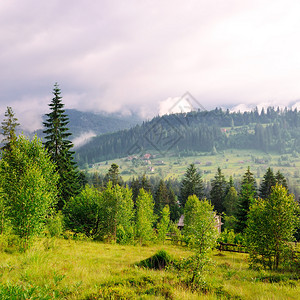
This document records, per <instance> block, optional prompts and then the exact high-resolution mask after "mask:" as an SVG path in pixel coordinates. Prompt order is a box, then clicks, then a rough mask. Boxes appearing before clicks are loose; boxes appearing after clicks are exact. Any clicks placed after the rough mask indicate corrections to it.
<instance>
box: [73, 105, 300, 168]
mask: <svg viewBox="0 0 300 300" xmlns="http://www.w3.org/2000/svg"><path fill="white" fill-rule="evenodd" d="M299 127H300V112H298V111H297V110H290V109H287V108H286V109H285V110H279V109H274V108H271V107H270V108H268V109H267V110H266V111H265V110H264V109H263V110H262V111H261V112H260V113H259V112H258V110H257V109H255V110H254V111H251V112H244V113H240V112H234V113H230V112H229V110H227V111H223V110H222V109H219V108H216V109H215V110H212V111H198V112H190V113H184V114H176V115H164V116H162V117H155V118H153V119H152V120H151V121H149V122H143V124H141V125H136V126H135V127H133V128H131V129H129V130H122V131H118V132H115V133H112V134H104V135H101V136H97V137H95V138H93V139H92V140H91V141H90V142H89V143H87V144H85V145H84V146H82V147H81V148H79V149H78V150H77V154H76V159H77V161H78V162H79V164H83V163H95V162H98V161H103V160H107V159H114V158H118V157H124V156H127V155H131V154H133V153H134V151H135V150H136V151H141V150H158V151H160V152H165V151H168V150H172V151H173V152H175V153H177V154H180V155H190V154H193V153H195V152H202V151H204V152H207V151H215V150H217V151H219V150H224V149H230V148H237V149H258V150H262V151H265V152H268V151H275V152H278V153H287V152H292V151H298V149H300V131H299Z"/></svg>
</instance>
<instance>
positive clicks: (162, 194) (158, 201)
mask: <svg viewBox="0 0 300 300" xmlns="http://www.w3.org/2000/svg"><path fill="white" fill-rule="evenodd" d="M167 204H169V194H168V189H167V186H166V184H165V182H164V181H163V180H162V179H161V180H160V181H159V184H158V187H157V189H156V191H155V194H154V213H155V214H156V215H157V216H160V215H161V212H162V210H163V208H164V207H165V205H167Z"/></svg>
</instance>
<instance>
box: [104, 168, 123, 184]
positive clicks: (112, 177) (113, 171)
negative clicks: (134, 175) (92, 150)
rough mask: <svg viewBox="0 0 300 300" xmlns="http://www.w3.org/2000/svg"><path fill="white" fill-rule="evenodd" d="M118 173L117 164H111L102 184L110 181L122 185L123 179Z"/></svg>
mask: <svg viewBox="0 0 300 300" xmlns="http://www.w3.org/2000/svg"><path fill="white" fill-rule="evenodd" d="M119 173H120V172H119V166H118V165H117V164H111V166H110V168H109V170H108V173H107V174H106V175H105V177H104V184H105V185H107V183H108V182H109V181H111V182H112V185H113V186H115V185H117V184H118V185H122V184H123V180H122V177H121V176H120V175H119Z"/></svg>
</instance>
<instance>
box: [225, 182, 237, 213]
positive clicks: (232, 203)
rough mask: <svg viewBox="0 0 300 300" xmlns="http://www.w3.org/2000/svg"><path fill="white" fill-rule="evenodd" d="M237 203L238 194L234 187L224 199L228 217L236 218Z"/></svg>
mask: <svg viewBox="0 0 300 300" xmlns="http://www.w3.org/2000/svg"><path fill="white" fill-rule="evenodd" d="M237 203H238V194H237V191H236V189H235V188H234V187H233V186H232V187H230V188H229V191H228V193H227V194H226V196H225V199H224V208H225V211H226V214H227V215H228V216H234V215H235V214H236V210H237Z"/></svg>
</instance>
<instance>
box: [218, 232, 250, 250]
mask: <svg viewBox="0 0 300 300" xmlns="http://www.w3.org/2000/svg"><path fill="white" fill-rule="evenodd" d="M218 242H222V243H226V244H236V245H242V246H245V244H246V241H245V237H244V236H243V235H242V234H241V233H235V232H234V230H233V229H230V230H227V229H226V228H225V229H224V231H223V232H221V234H220V236H219V238H218Z"/></svg>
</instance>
